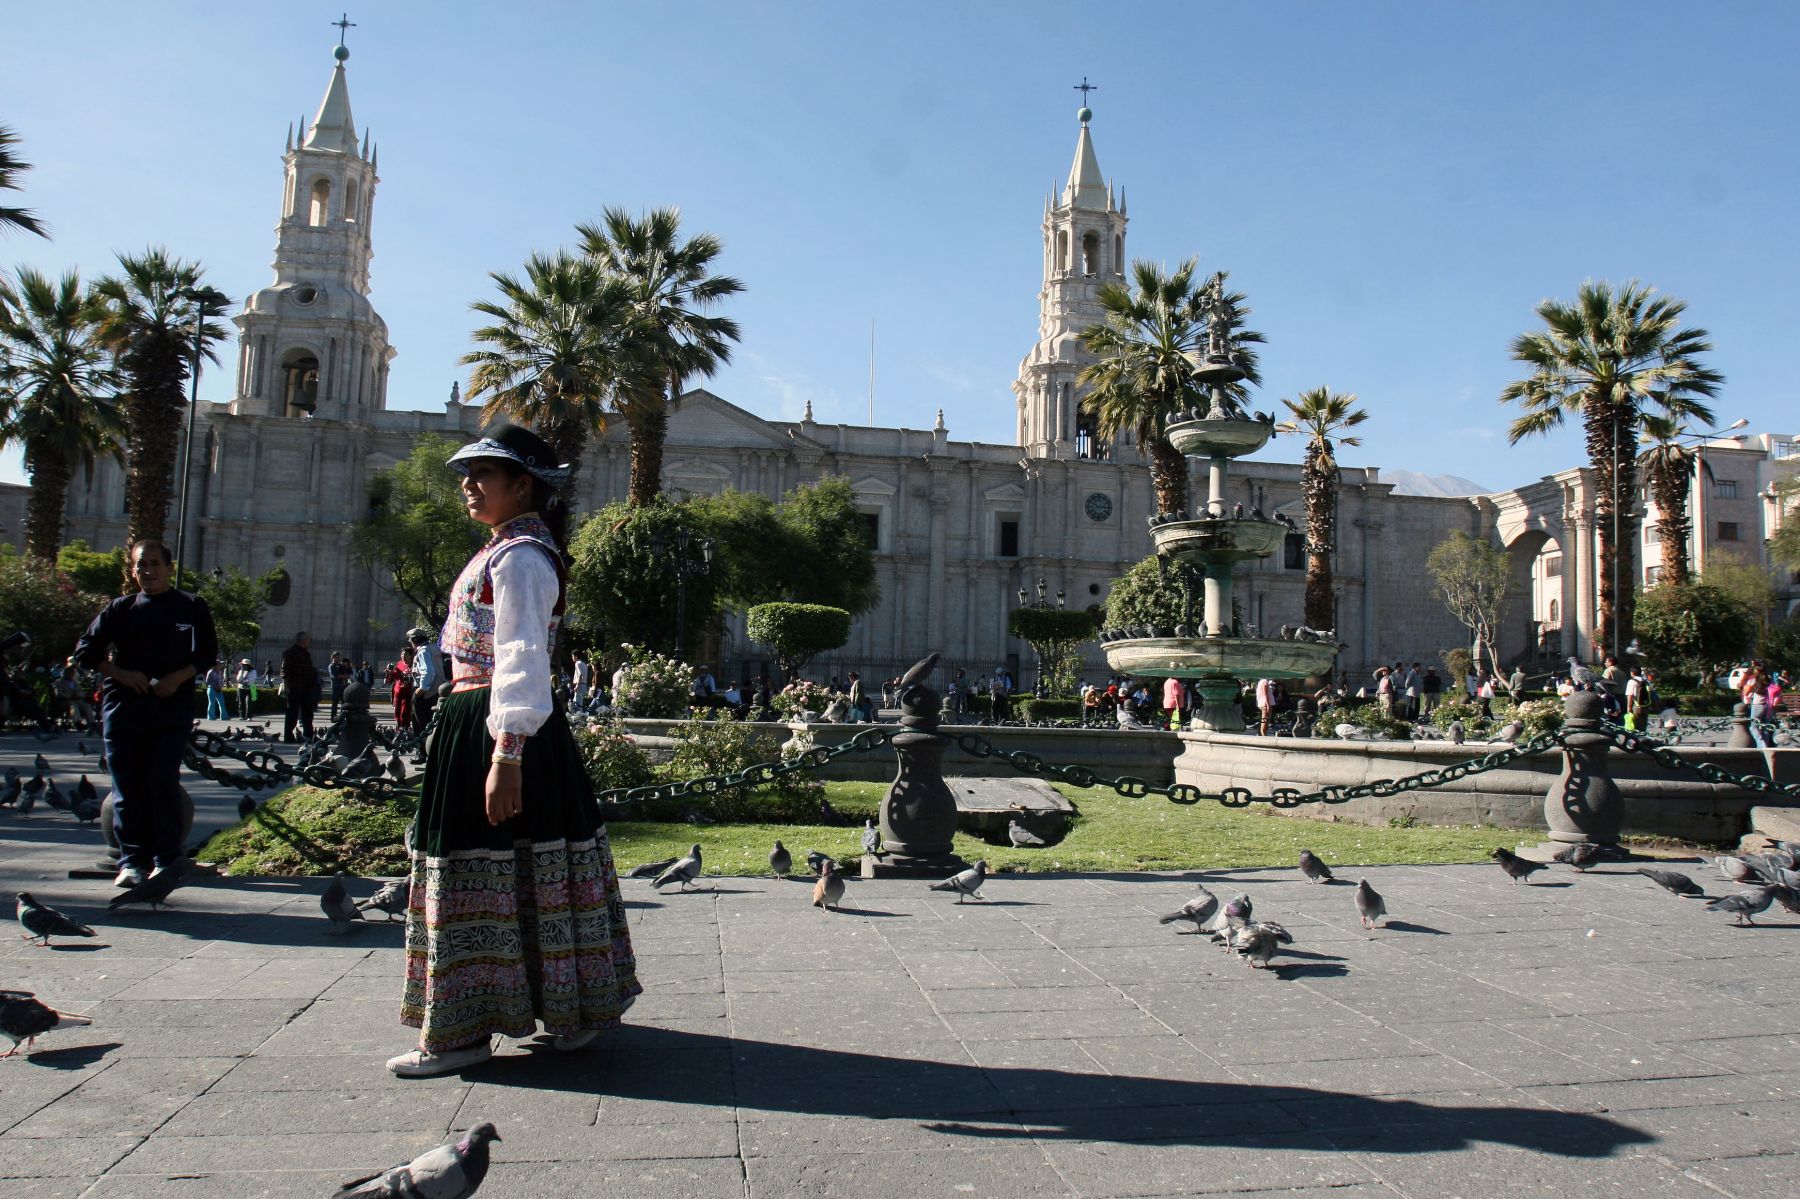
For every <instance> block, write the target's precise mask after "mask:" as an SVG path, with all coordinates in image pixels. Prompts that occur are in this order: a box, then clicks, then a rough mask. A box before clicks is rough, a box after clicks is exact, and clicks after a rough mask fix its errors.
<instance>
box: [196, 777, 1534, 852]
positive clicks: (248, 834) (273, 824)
mask: <svg viewBox="0 0 1800 1199" xmlns="http://www.w3.org/2000/svg"><path fill="white" fill-rule="evenodd" d="M1059 790H1061V791H1062V792H1063V793H1064V794H1065V795H1067V796H1068V797H1069V799H1070V800H1071V801H1073V802H1074V804H1075V806H1076V808H1077V809H1078V810H1079V811H1080V816H1079V817H1078V818H1077V819H1076V820H1075V821H1074V822H1073V823H1072V824H1071V825H1070V827H1069V831H1068V835H1067V836H1066V837H1065V838H1064V839H1063V840H1062V841H1061V842H1060V843H1058V844H1056V845H1053V846H1051V847H1049V848H1048V849H1038V850H1023V849H1014V848H1012V847H1011V846H1010V845H991V844H988V843H987V842H984V841H982V840H979V839H978V838H975V837H971V836H968V835H967V834H963V833H958V834H957V837H956V852H957V853H958V854H960V855H962V856H963V857H964V858H966V859H968V860H970V861H974V860H975V859H976V858H986V859H987V861H988V863H989V865H990V866H992V867H993V868H994V869H995V870H1004V869H1012V870H1022V871H1034V870H1035V871H1107V872H1115V871H1136V870H1191V869H1216V868H1222V867H1241V866H1286V865H1292V864H1293V862H1294V860H1295V858H1296V857H1297V856H1298V855H1299V852H1300V850H1301V848H1302V847H1304V848H1307V849H1311V850H1312V851H1313V852H1314V853H1316V854H1318V855H1319V856H1320V857H1322V858H1324V859H1325V860H1326V861H1327V862H1329V863H1331V864H1333V865H1346V866H1354V865H1371V866H1372V865H1388V864H1394V863H1437V862H1474V861H1480V860H1482V859H1484V858H1486V857H1488V856H1489V855H1490V854H1491V853H1492V852H1493V850H1494V847H1495V846H1497V845H1505V846H1508V847H1511V846H1514V845H1517V844H1519V843H1520V842H1523V841H1534V840H1537V839H1538V838H1537V837H1536V836H1535V835H1534V834H1533V833H1531V832H1530V831H1529V830H1521V829H1503V828H1496V827H1492V826H1485V827H1470V826H1460V827H1434V826H1429V825H1418V826H1415V827H1412V828H1371V827H1368V826H1366V825H1359V824H1330V823H1325V822H1322V821H1315V820H1300V819H1294V818H1291V817H1286V816H1280V815H1277V814H1275V812H1274V811H1273V810H1271V809H1269V808H1267V807H1263V806H1257V807H1251V808H1226V807H1222V806H1220V805H1219V804H1217V803H1212V802H1202V803H1199V804H1195V805H1193V806H1191V807H1182V806H1180V805H1177V804H1172V803H1170V802H1168V801H1167V800H1164V799H1157V798H1145V799H1127V798H1125V797H1123V796H1120V795H1117V794H1115V793H1114V792H1112V791H1109V790H1103V789H1100V788H1086V789H1082V788H1074V787H1062V788H1059ZM885 792H886V784H884V783H828V784H827V785H826V795H827V797H828V798H829V799H830V801H831V803H832V806H833V807H835V808H836V809H837V810H838V811H839V812H840V813H842V814H843V815H844V816H845V817H846V818H849V819H852V820H854V821H855V822H856V827H851V828H841V827H829V826H824V825H818V824H710V825H690V824H685V823H668V824H664V823H640V822H635V821H620V820H615V821H613V822H612V823H611V824H610V825H609V826H608V832H609V834H610V835H611V838H612V846H613V854H614V856H615V858H616V860H617V862H618V865H619V869H620V870H622V871H623V870H629V869H630V868H631V867H633V866H636V865H638V864H639V863H642V862H649V861H656V860H658V859H661V858H668V857H674V856H676V855H678V854H682V853H686V852H687V849H688V847H689V846H690V845H692V844H694V843H695V842H698V843H699V844H700V847H701V853H702V855H703V856H704V858H705V861H706V873H708V874H725V875H745V874H767V873H768V870H769V861H768V858H769V847H770V846H771V845H772V844H774V841H775V839H776V838H777V837H779V838H780V839H781V840H782V842H783V843H784V844H786V845H787V847H788V849H789V850H791V851H792V852H793V855H794V857H795V859H796V862H797V863H800V868H801V869H802V870H803V869H804V855H805V853H806V851H807V850H809V849H817V850H821V851H823V852H825V853H828V854H830V855H832V856H833V857H835V858H837V859H838V860H839V861H843V862H846V863H848V862H849V861H851V860H853V859H855V858H857V857H858V856H860V854H861V851H862V844H861V841H862V828H861V821H862V818H863V817H864V816H866V815H871V814H873V813H874V812H875V810H876V808H877V807H878V805H879V804H880V802H881V797H882V795H883V794H885ZM410 817H411V813H410V812H406V813H398V812H395V811H394V810H392V809H387V808H382V807H378V806H372V805H369V804H365V803H363V802H362V801H360V800H358V799H354V798H350V797H348V796H346V795H344V794H343V793H341V792H329V791H319V790H317V789H316V788H312V787H295V788H293V789H291V790H289V791H286V792H283V793H282V794H280V795H278V796H276V797H275V798H274V799H272V800H271V801H270V802H269V803H268V804H266V805H264V807H263V808H262V809H260V810H259V811H258V812H257V814H256V815H255V816H253V817H252V818H251V819H250V821H249V822H248V823H247V824H245V825H239V826H237V827H235V828H232V829H227V830H225V831H224V832H221V833H219V834H218V835H217V836H215V837H214V838H213V839H212V840H211V841H210V842H208V844H207V846H206V847H205V849H204V850H203V851H202V853H201V857H202V859H203V860H207V861H216V862H218V863H219V864H220V865H221V867H222V868H224V870H225V872H226V873H228V874H317V873H327V872H329V871H331V870H334V869H338V868H340V867H341V868H343V869H346V870H350V871H351V872H353V873H357V874H390V875H391V874H398V873H401V872H402V871H404V869H405V861H406V855H405V850H404V849H403V847H402V843H401V838H402V836H403V835H404V832H405V828H406V824H407V822H408V820H409V819H410Z"/></svg>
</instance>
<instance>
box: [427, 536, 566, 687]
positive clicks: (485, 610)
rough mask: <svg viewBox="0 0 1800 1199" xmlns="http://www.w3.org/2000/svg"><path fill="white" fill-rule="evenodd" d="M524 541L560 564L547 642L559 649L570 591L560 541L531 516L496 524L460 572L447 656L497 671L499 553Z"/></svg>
mask: <svg viewBox="0 0 1800 1199" xmlns="http://www.w3.org/2000/svg"><path fill="white" fill-rule="evenodd" d="M524 541H531V542H536V543H537V544H538V545H539V546H541V547H542V548H543V550H544V552H545V553H546V554H548V555H549V558H550V562H551V564H552V565H554V566H555V567H556V606H555V608H553V609H551V612H550V629H549V637H548V638H547V639H546V640H545V643H544V644H545V645H546V646H547V647H548V648H549V649H550V650H551V652H552V653H554V652H555V649H556V630H557V626H558V625H560V624H561V623H562V614H563V606H564V603H565V601H566V599H567V593H568V587H567V580H566V579H565V578H564V575H563V560H562V554H561V552H560V551H558V550H557V548H556V539H555V538H554V537H552V536H551V535H550V529H549V527H548V526H546V525H545V524H544V522H543V521H541V520H539V519H538V518H537V517H536V516H534V515H531V514H527V515H525V516H520V517H516V518H515V519H513V520H509V521H507V522H506V523H505V524H503V525H500V526H499V527H497V528H496V529H495V530H494V535H493V537H492V539H490V540H489V541H488V543H487V544H486V545H484V546H482V547H481V548H480V549H479V550H477V551H475V556H474V557H473V558H470V559H469V564H468V565H467V566H465V567H463V571H462V574H460V575H458V576H457V579H456V585H455V586H454V587H452V588H451V589H450V614H449V617H448V618H447V619H446V620H445V621H444V632H443V635H442V636H441V637H439V638H438V645H439V647H440V648H441V649H442V650H443V651H444V654H445V656H446V657H451V658H457V659H460V660H461V661H464V662H470V663H473V664H475V665H477V666H480V667H482V668H484V669H486V670H490V671H491V670H493V669H494V576H493V571H492V564H493V561H494V555H495V554H498V553H499V552H500V551H501V550H503V549H506V548H507V547H509V546H514V545H517V544H519V543H520V542H524ZM525 552H527V553H529V552H531V551H525Z"/></svg>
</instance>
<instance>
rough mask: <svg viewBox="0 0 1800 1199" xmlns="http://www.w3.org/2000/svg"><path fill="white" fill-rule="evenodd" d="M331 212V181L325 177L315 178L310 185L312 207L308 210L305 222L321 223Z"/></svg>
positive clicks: (310, 223) (311, 223)
mask: <svg viewBox="0 0 1800 1199" xmlns="http://www.w3.org/2000/svg"><path fill="white" fill-rule="evenodd" d="M330 212H331V183H330V181H329V180H326V179H316V180H314V181H313V185H312V207H311V208H310V209H309V210H308V214H307V218H306V223H307V224H309V225H323V224H324V223H325V219H326V217H327V216H329V215H330Z"/></svg>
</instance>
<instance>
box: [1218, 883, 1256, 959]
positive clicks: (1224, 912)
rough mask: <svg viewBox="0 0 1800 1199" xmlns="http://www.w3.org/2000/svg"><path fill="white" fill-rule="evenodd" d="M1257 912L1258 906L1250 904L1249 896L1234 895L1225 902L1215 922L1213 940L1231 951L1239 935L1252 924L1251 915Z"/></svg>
mask: <svg viewBox="0 0 1800 1199" xmlns="http://www.w3.org/2000/svg"><path fill="white" fill-rule="evenodd" d="M1255 910H1256V905H1255V904H1253V903H1251V902H1250V897H1249V896H1248V895H1244V894H1242V893H1239V894H1237V895H1233V896H1232V897H1231V898H1230V899H1228V900H1226V901H1225V906H1224V908H1222V909H1220V911H1219V915H1218V917H1217V918H1216V919H1214V921H1213V925H1212V935H1213V940H1215V941H1218V942H1221V943H1223V945H1224V946H1225V948H1227V949H1230V948H1231V947H1232V945H1233V944H1234V943H1235V942H1236V940H1237V935H1238V933H1240V932H1242V931H1243V930H1244V929H1245V928H1246V927H1248V925H1249V924H1250V916H1251V913H1252V912H1254V911H1255Z"/></svg>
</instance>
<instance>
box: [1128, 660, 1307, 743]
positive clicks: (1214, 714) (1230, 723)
mask: <svg viewBox="0 0 1800 1199" xmlns="http://www.w3.org/2000/svg"><path fill="white" fill-rule="evenodd" d="M1336 657H1337V646H1336V645H1334V644H1331V643H1329V642H1319V641H1280V640H1269V639H1265V638H1261V637H1138V638H1134V639H1132V640H1129V641H1112V642H1108V643H1107V645H1106V662H1107V665H1109V666H1111V667H1112V668H1113V669H1114V670H1116V671H1118V672H1119V673H1120V674H1128V675H1132V676H1134V677H1136V678H1147V679H1167V678H1177V679H1193V680H1194V681H1195V688H1196V689H1197V690H1198V691H1199V692H1200V698H1201V702H1200V706H1199V707H1198V708H1197V709H1196V710H1195V712H1194V715H1193V718H1192V719H1193V724H1192V726H1191V727H1192V728H1194V729H1196V730H1201V731H1212V732H1218V733H1235V732H1242V731H1243V729H1244V713H1243V709H1242V707H1241V706H1240V705H1239V704H1238V700H1237V693H1238V683H1237V681H1238V680H1239V679H1304V678H1329V677H1330V675H1331V665H1332V662H1333V660H1334V659H1335V658H1336Z"/></svg>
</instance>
